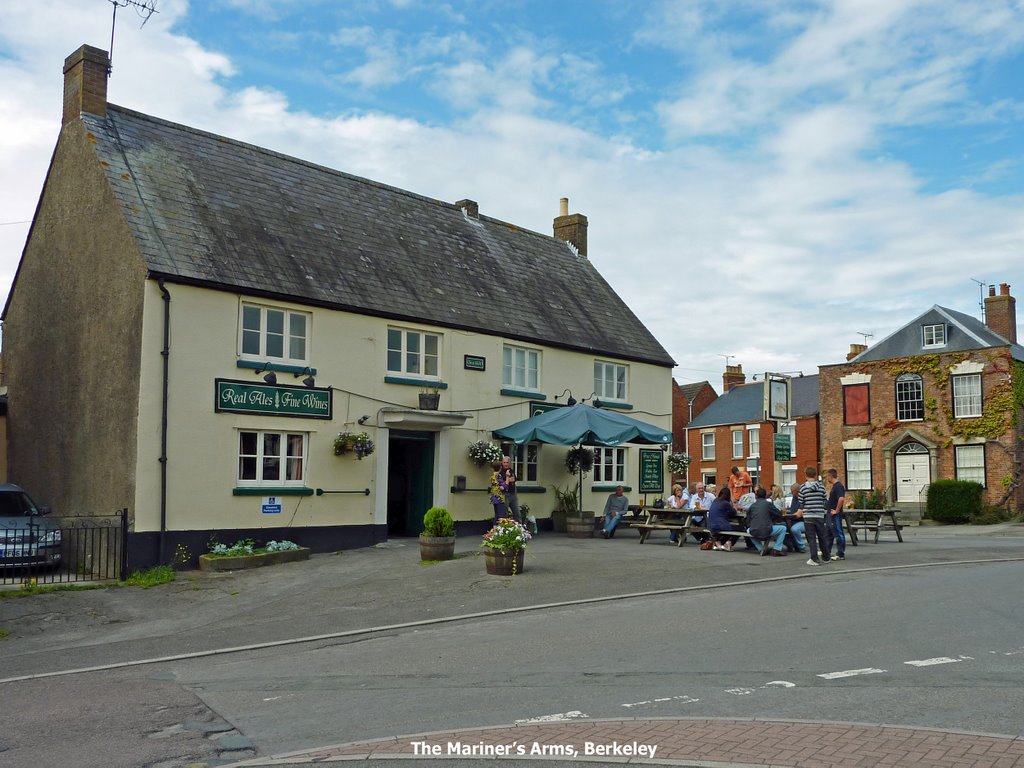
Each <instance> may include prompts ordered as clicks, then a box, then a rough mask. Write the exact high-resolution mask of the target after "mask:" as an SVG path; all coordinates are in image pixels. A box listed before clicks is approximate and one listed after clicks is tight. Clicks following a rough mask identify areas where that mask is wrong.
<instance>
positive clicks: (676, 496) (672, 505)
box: [665, 483, 686, 544]
mask: <svg viewBox="0 0 1024 768" xmlns="http://www.w3.org/2000/svg"><path fill="white" fill-rule="evenodd" d="M665 507H666V508H667V509H675V510H680V509H686V493H685V492H684V491H683V486H681V485H680V484H679V483H676V484H675V485H673V486H672V495H671V496H669V497H668V501H667V502H665ZM668 540H669V541H671V542H672V543H673V544H675V543H676V542H677V541H679V531H672V532H671V533H669V535H668Z"/></svg>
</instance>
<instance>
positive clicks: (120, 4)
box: [108, 0, 159, 69]
mask: <svg viewBox="0 0 1024 768" xmlns="http://www.w3.org/2000/svg"><path fill="white" fill-rule="evenodd" d="M110 4H111V5H112V6H114V17H113V19H111V21H110V52H109V54H108V55H109V57H110V64H108V67H109V68H110V69H113V67H114V27H115V26H116V25H117V9H118V8H127V7H128V6H131V7H133V8H134V9H135V12H136V13H137V14H139V18H141V19H142V24H140V25H139V29H142V28H143V27H144V26H146V22H147V21H149V17H150V16H152V15H153V14H154V13H159V11H158V10H157V9H156V0H110Z"/></svg>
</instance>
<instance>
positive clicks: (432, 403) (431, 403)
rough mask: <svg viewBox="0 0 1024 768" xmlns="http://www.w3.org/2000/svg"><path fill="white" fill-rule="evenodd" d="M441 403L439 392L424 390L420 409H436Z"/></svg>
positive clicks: (421, 395)
mask: <svg viewBox="0 0 1024 768" xmlns="http://www.w3.org/2000/svg"><path fill="white" fill-rule="evenodd" d="M440 403H441V395H440V394H439V393H437V392H423V393H421V394H420V410H421V411H436V410H437V406H438V405H439V404H440Z"/></svg>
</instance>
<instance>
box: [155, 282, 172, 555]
mask: <svg viewBox="0 0 1024 768" xmlns="http://www.w3.org/2000/svg"><path fill="white" fill-rule="evenodd" d="M156 284H157V285H158V286H159V287H160V293H161V294H163V297H164V346H163V349H162V350H160V355H161V357H163V359H164V373H163V395H162V398H161V401H160V545H159V547H160V563H165V562H167V551H166V545H167V542H166V539H167V536H166V534H167V382H168V380H169V378H170V362H171V294H170V293H168V292H167V289H166V288H165V287H164V280H163V278H160V279H159V280H157V281H156Z"/></svg>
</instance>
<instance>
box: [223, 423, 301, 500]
mask: <svg viewBox="0 0 1024 768" xmlns="http://www.w3.org/2000/svg"><path fill="white" fill-rule="evenodd" d="M307 440H308V433H306V432H269V431H264V430H251V431H250V430H239V432H238V483H239V484H240V485H256V486H258V485H272V486H281V485H296V486H301V485H304V484H305V482H306V443H307Z"/></svg>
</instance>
